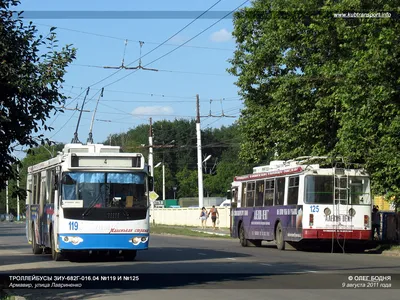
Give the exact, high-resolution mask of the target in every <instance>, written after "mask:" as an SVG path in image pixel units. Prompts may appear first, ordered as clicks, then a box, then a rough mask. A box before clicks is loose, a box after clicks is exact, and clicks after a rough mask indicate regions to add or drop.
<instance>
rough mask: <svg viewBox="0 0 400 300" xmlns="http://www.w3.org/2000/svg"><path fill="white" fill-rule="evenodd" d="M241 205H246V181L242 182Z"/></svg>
mask: <svg viewBox="0 0 400 300" xmlns="http://www.w3.org/2000/svg"><path fill="white" fill-rule="evenodd" d="M240 206H241V207H247V199H246V183H245V182H244V183H242V203H241V205H240Z"/></svg>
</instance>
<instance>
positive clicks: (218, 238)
mask: <svg viewBox="0 0 400 300" xmlns="http://www.w3.org/2000/svg"><path fill="white" fill-rule="evenodd" d="M151 235H158V236H173V237H179V238H186V239H198V240H208V241H209V240H224V241H235V240H234V239H227V238H223V237H218V236H217V237H214V238H211V237H205V236H204V237H203V236H191V235H182V234H172V233H150V236H151Z"/></svg>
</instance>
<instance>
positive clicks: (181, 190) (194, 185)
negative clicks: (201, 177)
mask: <svg viewBox="0 0 400 300" xmlns="http://www.w3.org/2000/svg"><path fill="white" fill-rule="evenodd" d="M176 179H177V182H178V193H177V195H178V198H181V197H197V196H198V194H199V186H198V180H197V170H189V169H188V168H187V167H184V169H183V170H181V171H179V172H178V173H177V174H176Z"/></svg>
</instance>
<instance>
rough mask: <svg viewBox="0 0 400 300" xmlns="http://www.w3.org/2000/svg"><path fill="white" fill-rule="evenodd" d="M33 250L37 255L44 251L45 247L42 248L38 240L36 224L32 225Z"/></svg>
mask: <svg viewBox="0 0 400 300" xmlns="http://www.w3.org/2000/svg"><path fill="white" fill-rule="evenodd" d="M32 252H33V254H36V255H37V254H41V253H42V252H43V249H41V248H40V247H39V245H38V244H37V242H36V233H35V227H34V225H32Z"/></svg>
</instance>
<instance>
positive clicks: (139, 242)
mask: <svg viewBox="0 0 400 300" xmlns="http://www.w3.org/2000/svg"><path fill="white" fill-rule="evenodd" d="M58 242H59V243H58V246H59V249H60V250H93V249H98V250H145V249H147V248H148V246H149V235H148V234H114V235H112V234H70V233H66V234H61V233H60V234H59V235H58Z"/></svg>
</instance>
